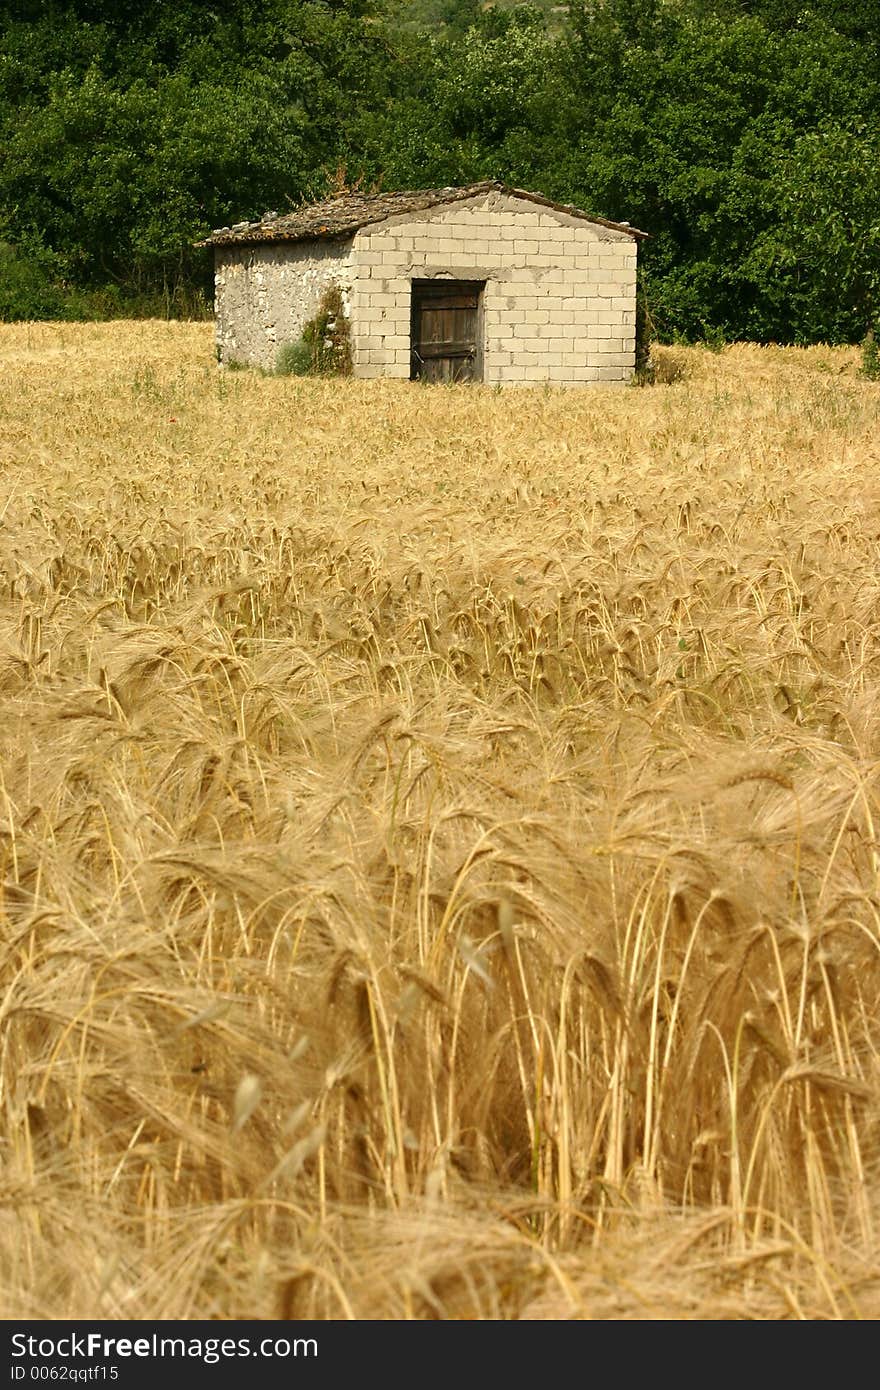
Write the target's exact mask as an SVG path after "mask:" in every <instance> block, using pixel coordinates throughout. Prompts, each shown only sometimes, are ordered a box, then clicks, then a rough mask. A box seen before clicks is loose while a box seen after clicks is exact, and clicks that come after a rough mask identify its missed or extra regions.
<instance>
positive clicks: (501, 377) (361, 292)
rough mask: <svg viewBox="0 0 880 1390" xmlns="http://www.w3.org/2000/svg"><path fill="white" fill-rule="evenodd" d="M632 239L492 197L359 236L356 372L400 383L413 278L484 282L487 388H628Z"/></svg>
mask: <svg viewBox="0 0 880 1390" xmlns="http://www.w3.org/2000/svg"><path fill="white" fill-rule="evenodd" d="M636 249H637V247H636V242H635V240H634V239H633V238H632V237H630V236H627V235H626V233H624V232H616V231H614V230H613V229H611V228H606V227H602V226H599V225H597V224H595V223H590V222H585V221H583V219H580V218H574V217H570V216H568V215H567V214H565V213H558V212H555V211H554V210H552V209H550V208H543V207H541V206H538V205H536V204H533V203H528V202H526V201H525V200H522V199H516V198H511V197H509V196H507V195H502V194H499V193H489V194H486V195H482V196H481V197H480V198H478V199H474V200H473V201H472V202H467V203H454V204H451V205H446V206H440V207H438V208H435V209H432V210H430V211H429V212H426V213H418V214H415V215H413V214H410V215H409V216H405V217H399V218H392V219H389V220H388V221H387V222H382V223H380V224H378V225H374V226H371V227H365V228H363V229H362V230H361V231H360V232H359V233H358V234H357V235H356V237H355V239H354V248H353V254H352V268H353V292H352V318H353V349H354V364H355V374H356V375H357V376H398V377H408V376H409V372H410V361H409V350H408V349H409V332H410V301H411V282H412V280H413V279H426V278H431V277H433V276H435V275H436V276H440V277H442V278H446V279H451V280H467V279H474V280H484V281H485V282H486V290H485V295H484V301H483V309H484V313H483V328H484V335H485V340H484V344H483V348H484V380H485V381H487V382H493V383H494V382H504V381H517V382H541V381H553V382H571V383H575V382H589V381H606V382H607V381H626V380H628V379H629V377H630V376H631V375H632V372H633V367H634V364H635V338H634V331H635V285H636Z"/></svg>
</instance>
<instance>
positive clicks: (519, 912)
mask: <svg viewBox="0 0 880 1390" xmlns="http://www.w3.org/2000/svg"><path fill="white" fill-rule="evenodd" d="M661 356H662V353H661ZM673 369H674V370H673ZM666 379H668V380H670V381H671V382H672V384H670V385H659V386H656V387H654V388H652V389H645V390H635V389H634V390H618V391H613V390H607V391H605V390H595V391H583V392H573V391H569V392H566V391H557V390H547V391H540V390H537V391H522V392H515V391H512V392H507V393H504V394H499V393H497V392H495V391H493V390H490V389H488V388H423V387H421V386H419V385H410V384H409V383H391V382H387V383H361V382H357V381H343V382H332V383H331V382H321V381H302V380H294V379H276V378H266V377H260V376H258V375H256V374H252V373H229V372H220V371H218V369H217V368H216V367H215V365H214V363H213V359H212V355H211V340H210V329H209V328H207V327H205V326H203V325H187V324H155V323H151V324H138V323H131V324H128V323H127V324H116V325H93V326H75V327H74V326H67V325H54V326H49V325H20V326H5V327H3V328H2V330H0V412H2V420H0V928H2V945H3V964H2V996H0V998H2V1030H0V1049H2V1051H0V1088H2V1089H0V1110H2V1116H3V1119H2V1140H3V1150H2V1152H3V1167H2V1178H0V1181H2V1189H3V1198H4V1200H3V1206H2V1220H0V1250H2V1264H0V1272H2V1273H0V1279H2V1300H3V1312H4V1313H5V1315H6V1316H31V1317H53V1318H61V1317H70V1318H80V1317H88V1316H95V1315H99V1316H103V1317H108V1318H114V1317H136V1318H141V1317H143V1318H163V1317H164V1318H190V1317H221V1318H230V1317H243V1316H245V1317H269V1318H271V1317H288V1316H316V1317H354V1318H367V1317H379V1318H405V1317H414V1318H435V1317H451V1318H458V1317H467V1318H474V1317H476V1318H555V1317H603V1318H618V1317H620V1318H629V1317H685V1318H690V1317H741V1316H748V1317H755V1316H758V1317H774V1318H778V1317H832V1318H836V1317H853V1316H862V1317H875V1316H877V1315H878V1314H880V1266H878V1249H877V1230H878V1218H880V1168H878V1159H880V881H878V863H880V859H878V856H880V844H878V835H877V822H878V817H880V575H878V558H880V486H878V484H877V481H876V479H877V476H878V465H880V429H878V423H880V420H878V417H880V388H878V387H876V386H872V385H871V384H869V383H867V382H864V381H862V380H861V379H860V378H859V377H858V375H857V361H856V354H855V353H853V352H851V351H846V350H830V349H819V348H815V349H810V350H783V349H775V348H765V349H759V348H750V347H736V348H731V349H728V350H726V351H725V352H724V353H722V354H719V355H712V354H710V353H707V352H705V351H700V350H696V349H692V350H687V349H676V354H675V358H674V361H673V362H672V363H671V365H670V370H669V371H668V372H667V373H666Z"/></svg>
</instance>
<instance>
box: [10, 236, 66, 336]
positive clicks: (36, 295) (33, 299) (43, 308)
mask: <svg viewBox="0 0 880 1390" xmlns="http://www.w3.org/2000/svg"><path fill="white" fill-rule="evenodd" d="M63 309H64V295H63V292H62V291H61V290H60V289H59V287H58V286H57V285H56V284H54V283H53V280H52V276H51V273H50V271H49V268H48V267H47V266H46V264H45V263H44V262H43V260H42V259H41V258H40V257H39V255H38V254H37V253H28V252H27V251H24V250H20V249H19V248H18V247H16V246H12V245H10V243H9V242H8V241H0V319H2V320H4V321H6V322H14V321H15V320H19V319H56V318H61V317H62V315H63Z"/></svg>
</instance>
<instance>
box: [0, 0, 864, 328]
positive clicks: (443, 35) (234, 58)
mask: <svg viewBox="0 0 880 1390" xmlns="http://www.w3.org/2000/svg"><path fill="white" fill-rule="evenodd" d="M0 36H2V39H0V317H5V318H16V317H18V318H22V317H23V318H29V317H53V316H54V317H83V316H98V315H108V314H109V315H121V314H126V313H138V312H140V313H146V312H153V313H155V312H162V313H198V312H199V309H200V306H201V308H202V310H203V311H204V308H205V306H206V304H207V302H208V296H209V293H210V278H211V277H210V269H211V268H210V261H209V257H208V254H207V253H206V252H201V251H198V250H196V249H195V248H194V246H193V243H194V241H195V240H196V239H197V238H198V237H199V236H200V235H201V234H203V233H204V232H206V231H207V230H208V229H210V228H211V227H215V226H218V225H221V224H224V223H229V222H230V221H239V220H241V219H243V218H248V217H253V216H258V215H260V214H261V213H262V212H263V211H265V209H267V208H276V209H279V210H281V209H284V208H287V207H289V206H292V205H296V204H298V203H300V202H302V201H303V200H308V199H312V198H316V197H320V196H322V195H323V194H325V193H326V192H327V191H328V189H331V188H336V187H343V186H358V187H362V188H374V187H379V188H382V189H386V190H390V189H395V188H406V187H436V186H439V185H446V184H453V183H468V182H471V181H473V180H477V179H483V178H494V179H500V180H503V181H504V182H506V183H510V184H515V185H518V186H520V187H525V188H529V189H533V190H536V191H539V192H541V193H543V194H546V195H547V196H549V197H550V198H553V199H557V200H559V201H562V202H569V203H575V204H577V205H578V206H580V207H583V208H586V209H587V210H589V211H591V212H594V213H598V214H601V215H603V216H606V217H611V218H615V219H619V220H627V221H629V222H631V223H633V224H634V225H636V226H639V227H642V228H644V229H645V230H646V231H647V232H649V233H650V236H651V239H650V241H649V242H647V243H646V244H645V246H644V251H643V265H642V275H643V287H644V291H645V295H646V298H647V303H648V306H649V309H650V313H651V315H652V318H653V320H654V323H655V325H656V327H657V330H658V332H659V333H660V334H661V335H663V336H665V337H667V338H674V337H680V338H686V339H706V338H708V339H710V340H723V339H731V338H749V339H755V340H758V341H768V340H775V341H784V342H796V343H804V342H812V341H818V340H822V341H827V342H847V341H855V340H857V339H859V338H861V337H862V336H863V334H864V333H865V331H866V329H867V328H868V327H870V326H871V325H872V324H873V323H874V322H875V320H876V318H877V316H878V315H880V119H878V112H880V0H858V3H856V0H821V2H817V3H814V4H810V3H808V0H585V2H584V3H573V4H570V5H568V6H564V5H556V4H550V3H545V4H541V5H521V6H517V5H512V4H509V3H508V4H496V5H484V4H481V3H480V0H209V3H203V0H127V3H126V4H125V5H120V4H119V0H44V2H42V3H41V2H40V0H0Z"/></svg>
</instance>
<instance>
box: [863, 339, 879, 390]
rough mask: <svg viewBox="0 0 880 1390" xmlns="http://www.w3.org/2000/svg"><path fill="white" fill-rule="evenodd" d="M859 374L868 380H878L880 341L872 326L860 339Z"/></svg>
mask: <svg viewBox="0 0 880 1390" xmlns="http://www.w3.org/2000/svg"><path fill="white" fill-rule="evenodd" d="M861 374H862V376H864V377H867V379H868V381H880V342H878V341H877V332H876V330H875V329H873V328H869V329H868V331H867V333H866V334H865V336H864V338H863V339H862V365H861Z"/></svg>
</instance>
